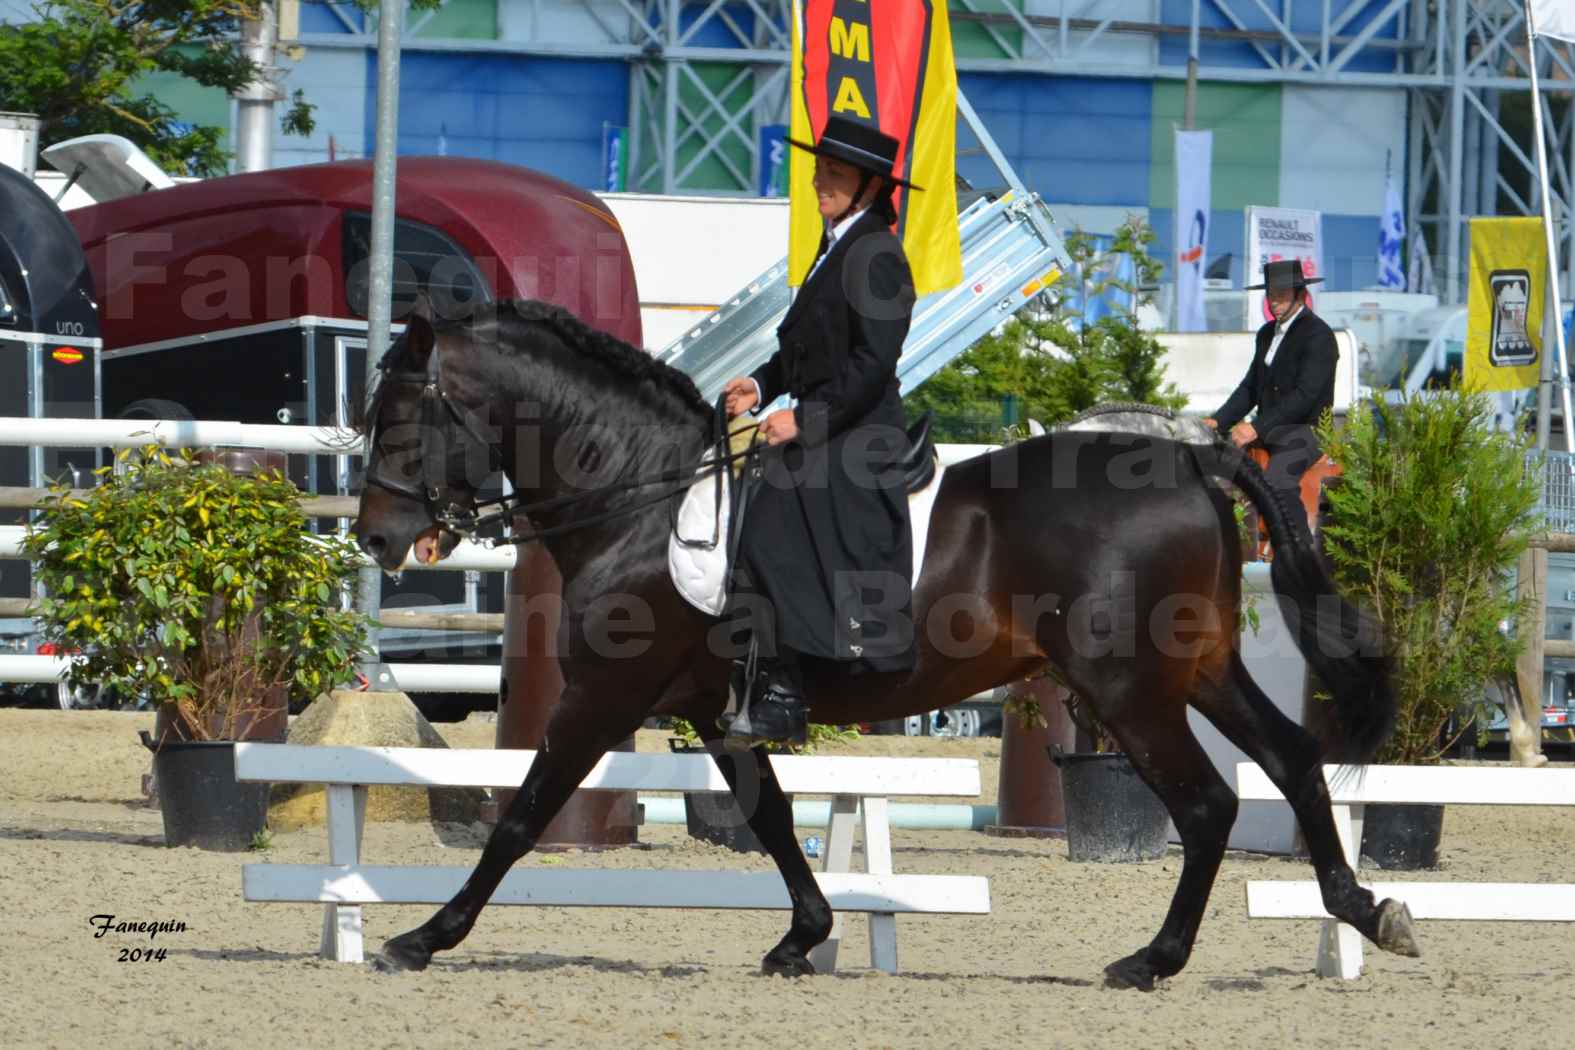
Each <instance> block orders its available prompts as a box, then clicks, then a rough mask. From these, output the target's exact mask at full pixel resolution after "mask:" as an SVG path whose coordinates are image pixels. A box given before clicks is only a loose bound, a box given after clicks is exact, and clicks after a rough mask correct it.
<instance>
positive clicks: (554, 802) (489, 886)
mask: <svg viewBox="0 0 1575 1050" xmlns="http://www.w3.org/2000/svg"><path fill="white" fill-rule="evenodd" d="M575 707H576V705H575V703H574V702H573V698H572V697H571V695H570V694H569V693H568V692H565V694H564V696H563V698H562V699H561V700H560V702H559V708H558V710H559V712H563V711H573V710H574V709H575ZM602 714H603V716H604V717H605V719H606V721H604V722H601V724H599V725H597V726H596V727H595V728H594V729H593V728H589V726H588V724H589V723H590V722H591V720H590V719H589V718H586V717H585V716H584V712H583V708H582V709H581V711H580V714H579V716H578V717H576V718H555V719H554V720H553V722H552V724H551V726H550V727H549V728H548V731H547V742H548V743H547V744H546V745H544V746H543V747H542V748H541V750H539V751H537V752H536V759H535V761H533V762H532V763H531V765H530V772H528V773H527V774H526V775H525V782H524V783H523V784H522V785H520V789H519V791H517V792H516V793H515V795H514V798H513V800H512V801H511V802H510V803H509V806H508V809H507V810H505V811H504V812H503V814H502V815H501V816H500V817H499V818H498V823H497V826H496V827H494V828H493V829H492V834H491V836H490V837H488V839H487V844H486V846H485V847H484V848H483V849H482V851H481V860H480V861H478V862H477V864H476V869H475V870H474V871H472V872H471V873H470V878H468V879H466V880H465V885H464V886H462V887H460V891H459V892H458V893H457V894H455V895H454V898H453V899H452V900H450V901H449V902H448V903H447V904H445V905H443V907H442V908H441V909H440V910H439V911H438V912H437V914H435V915H433V916H432V918H430V919H428V920H427V921H426V922H425V923H423V924H422V925H420V926H418V927H416V928H415V929H414V930H411V931H409V932H408V933H402V934H400V935H399V936H397V937H394V938H392V939H391V940H389V941H387V942H385V943H384V945H383V951H382V955H381V957H380V959H379V960H378V963H379V966H381V967H387V968H392V969H400V970H424V969H426V967H427V964H428V963H429V962H431V960H432V953H433V952H440V951H448V950H449V949H451V948H453V947H455V946H456V945H458V944H459V943H460V942H461V941H463V940H464V939H465V936H466V934H468V933H470V929H471V927H472V926H474V925H475V924H476V919H477V917H479V916H480V914H481V909H482V908H484V907H485V906H486V904H487V901H489V900H491V899H492V894H493V891H494V890H496V889H497V888H498V883H500V882H502V881H503V876H505V875H507V874H508V871H509V868H511V867H513V865H514V862H515V861H517V860H519V859H520V858H521V857H523V856H525V854H527V853H529V852H530V851H531V849H533V848H534V847H535V845H536V841H537V839H539V838H540V837H541V834H542V832H543V831H545V830H546V828H547V825H548V824H549V823H550V822H551V821H552V818H553V817H555V816H557V815H558V811H559V810H560V809H562V808H563V805H564V803H565V802H567V801H568V799H569V796H570V795H571V794H572V793H573V792H574V789H575V788H577V787H579V785H580V781H582V780H584V779H585V777H586V774H588V773H589V772H590V771H591V769H592V768H594V767H595V765H596V763H597V762H598V761H599V760H600V759H601V757H602V755H604V754H606V753H607V750H608V748H610V747H611V746H612V745H613V744H615V743H617V742H618V741H619V740H622V739H624V738H626V737H628V736H629V734H630V733H632V732H634V731H635V730H636V729H637V728H639V719H638V718H636V719H635V720H634V721H633V722H632V723H627V724H626V723H623V722H619V721H616V719H615V714H616V712H611V711H608V712H603V713H602Z"/></svg>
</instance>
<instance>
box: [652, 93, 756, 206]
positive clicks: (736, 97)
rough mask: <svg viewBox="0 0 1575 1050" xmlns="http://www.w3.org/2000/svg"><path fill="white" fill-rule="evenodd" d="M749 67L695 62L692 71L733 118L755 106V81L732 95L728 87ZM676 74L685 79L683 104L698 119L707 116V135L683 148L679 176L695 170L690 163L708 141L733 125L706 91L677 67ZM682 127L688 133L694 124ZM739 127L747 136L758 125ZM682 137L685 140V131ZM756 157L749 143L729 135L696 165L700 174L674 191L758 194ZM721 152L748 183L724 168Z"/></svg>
mask: <svg viewBox="0 0 1575 1050" xmlns="http://www.w3.org/2000/svg"><path fill="white" fill-rule="evenodd" d="M745 68H746V67H744V66H742V65H740V64H738V63H736V62H691V63H690V64H689V69H690V71H691V72H693V73H694V74H695V76H696V77H697V78H698V79H699V80H700V81H701V83H703V84H705V86H706V89H707V90H708V91H709V92H710V93H711V95H712V96H714V97H715V98H716V99H717V100H718V101H719V102H720V103H721V104H722V106H723V108H724V109H726V110H727V114H728V116H729V117H730V116H732V115H733V114H735V113H737V112H739V111H741V110H745V109H748V108H749V107H750V106H752V105H754V101H755V78H754V77H744V78H742V79H741V80H739V82H738V84H737V85H736V86H735V87H734V88H733V90H732V91H731V92H728V91H727V86H728V84H730V83H732V82H733V80H734V79H735V78H737V77H738V74H739V72H740V71H741V70H743V69H745ZM670 75H671V76H676V77H679V78H680V79H679V81H678V100H679V104H680V105H681V106H682V107H683V108H684V109H685V110H687V111H688V112H689V113H691V114H694V115H695V116H697V117H699V116H701V114H704V116H703V118H702V119H701V126H702V127H703V128H704V134H699V133H696V134H691V135H689V136H688V137H687V138H685V139H683V141H681V142H679V143H678V148H677V151H676V161H677V163H676V164H675V165H674V167H673V171H674V172H675V173H679V172H682V171H683V170H684V169H685V168H686V167H688V166H689V163H690V161H692V160H693V159H694V158H695V156H696V155H697V154H698V153H700V151H701V150H703V149H704V148H705V145H706V143H707V142H710V141H711V140H712V139H714V138H715V137H716V136H717V135H719V134H721V131H722V126H723V125H724V124H725V123H726V122H727V117H724V116H723V115H722V114H720V113H718V112H717V111H716V110H715V109H714V108H712V107H711V105H710V100H709V99H708V98H707V97H706V94H705V92H702V91H701V90H700V88H699V87H698V86H696V85H695V83H694V81H692V80H690V79H689V78H688V77H684V76H682V75H681V74H680V73H679V71H678V68H677V67H676V66H675V67H674V68H673V69H672V72H671V73H670ZM679 126H680V127H681V128H687V127H689V123H688V122H687V121H680V125H679ZM738 128H739V129H740V130H742V132H743V134H744V135H745V136H746V137H747V136H750V135H753V134H754V133H755V132H754V122H753V121H752V120H750V119H749V118H747V117H746V118H745V119H744V120H742V121H740V122H739V124H738ZM679 134H680V136H682V132H681V131H680V133H679ZM752 152H753V151H752V150H751V149H750V147H749V146H747V145H746V144H745V142H744V140H743V139H740V138H739V136H738V135H735V134H732V133H731V132H729V133H728V135H727V136H726V137H725V138H723V139H722V141H721V144H720V145H718V146H717V148H716V149H715V150H712V151H710V152H708V153H707V154H706V155H705V157H704V158H702V159H701V161H700V162H699V163H698V164H696V165H695V167H694V170H692V171H690V172H689V174H688V175H685V176H682V177H681V178H680V179H679V184H678V185H677V186H676V187H674V189H676V190H678V191H680V192H682V191H688V190H699V191H706V190H712V191H726V192H737V191H739V190H745V191H753V189H754V186H753V185H752V183H751V174H750V173H751V171H752V161H751V158H750V154H751V153H752ZM719 153H720V154H725V155H726V157H727V158H728V160H729V161H731V162H732V166H733V167H734V168H736V169H738V171H739V172H740V173H742V175H743V180H742V181H740V180H739V178H738V177H737V176H735V175H734V174H733V172H732V170H731V169H729V167H728V165H727V164H725V163H723V161H722V160H721V158H720V157H719V156H718V154H719Z"/></svg>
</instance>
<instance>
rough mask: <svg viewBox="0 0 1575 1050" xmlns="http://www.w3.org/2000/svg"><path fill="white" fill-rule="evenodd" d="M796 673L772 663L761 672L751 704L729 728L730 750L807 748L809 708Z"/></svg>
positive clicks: (753, 684) (752, 693) (756, 677)
mask: <svg viewBox="0 0 1575 1050" xmlns="http://www.w3.org/2000/svg"><path fill="white" fill-rule="evenodd" d="M796 677H797V676H796V675H795V674H794V672H793V670H792V669H791V668H789V667H787V666H786V665H784V664H778V663H774V662H773V663H772V664H771V665H769V666H766V667H762V668H759V669H758V673H757V674H756V675H755V678H754V681H753V683H752V688H751V689H750V691H749V703H748V705H747V706H746V707H745V708H744V710H743V711H742V712H741V713H740V714H739V715H738V717H736V718H734V719H733V721H732V724H731V725H729V726H728V727H727V737H726V739H725V741H724V743H725V744H726V746H727V747H729V748H733V749H742V748H750V747H755V746H756V745H758V744H790V745H797V746H800V747H801V746H803V745H804V744H805V743H807V742H808V739H809V717H808V711H809V706H808V704H806V703H805V702H804V694H803V691H802V689H801V688H800V687H799V684H798V682H797V681H796V680H795V679H796Z"/></svg>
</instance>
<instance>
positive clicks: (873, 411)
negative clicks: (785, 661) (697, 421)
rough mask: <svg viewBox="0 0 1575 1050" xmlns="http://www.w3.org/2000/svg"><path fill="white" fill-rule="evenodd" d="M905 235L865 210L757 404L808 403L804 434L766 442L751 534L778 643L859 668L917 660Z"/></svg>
mask: <svg viewBox="0 0 1575 1050" xmlns="http://www.w3.org/2000/svg"><path fill="white" fill-rule="evenodd" d="M913 302H914V293H913V276H912V273H911V272H910V270H909V269H908V260H907V257H906V256H905V255H904V254H903V251H902V244H901V242H900V241H898V239H897V238H896V237H895V236H894V235H893V234H892V233H891V231H890V229H889V228H888V227H887V226H886V224H885V223H884V222H883V221H882V219H881V217H880V216H879V215H878V214H877V213H876V212H875V211H874V210H871V211H867V212H865V214H864V215H862V216H861V217H859V218H858V219H857V220H856V221H855V222H854V223H853V225H852V226H850V227H849V228H848V230H847V231H846V232H845V233H844V234H843V236H842V237H840V238H839V239H838V240H837V241H836V243H835V244H834V245H833V246H832V248H831V250H830V251H829V252H828V253H827V254H826V255H825V257H824V258H822V259H821V261H820V265H819V266H818V267H817V268H816V269H815V271H814V272H813V273H812V274H811V275H810V277H809V279H808V280H807V281H806V282H805V283H804V285H803V287H802V288H800V289H799V293H798V295H797V297H796V298H795V299H794V300H793V305H792V307H791V308H790V309H789V310H788V312H787V316H786V317H785V318H784V319H783V321H782V324H781V326H780V327H778V329H777V340H778V348H777V352H776V353H775V354H773V355H772V356H771V359H770V360H769V361H767V362H766V363H765V364H764V365H761V366H760V367H759V368H758V369H756V370H755V372H754V374H753V376H752V377H751V378H753V379H754V380H755V382H756V383H758V384H759V386H760V404H761V406H762V407H763V406H765V405H768V404H769V403H770V402H771V401H772V400H774V399H775V398H776V397H778V396H779V395H781V394H784V393H785V394H791V395H792V396H793V397H795V398H797V399H798V405H797V407H796V408H795V410H794V417H795V419H796V420H797V422H798V428H799V437H798V438H797V440H795V441H791V442H788V443H786V444H785V445H780V446H776V447H775V448H773V449H771V450H769V452H768V465H767V469H766V472H765V475H766V476H765V480H764V482H763V483H762V484H761V486H760V488H759V490H758V491H757V492H756V494H755V495H754V497H753V502H752V504H751V506H750V508H749V512H748V516H747V518H746V521H745V525H744V536H743V539H742V541H741V552H742V561H743V563H744V566H745V567H746V571H747V572H748V573H749V575H750V580H749V581H748V583H749V584H751V585H752V587H751V589H752V590H754V591H756V592H759V593H761V594H763V595H765V596H766V597H767V598H768V599H769V600H770V605H771V606H772V608H773V612H774V614H775V622H776V631H775V641H776V642H777V643H778V644H780V645H785V646H788V647H790V648H792V649H794V650H797V651H798V652H800V653H807V654H809V655H811V656H816V657H823V658H828V659H833V660H841V661H855V662H857V663H858V665H859V669H861V670H876V671H895V670H904V669H906V668H908V667H911V666H912V663H913V651H914V650H913V644H912V643H913V631H912V625H911V622H910V621H911V605H912V595H911V588H912V580H911V576H912V558H913V554H912V537H911V536H910V535H909V528H908V500H907V495H906V493H905V492H904V491H903V482H902V471H901V470H900V469H898V467H897V460H898V459H899V457H900V456H901V453H902V450H903V444H904V437H903V413H902V401H901V399H900V397H899V396H898V384H897V359H898V357H899V356H901V354H902V344H903V340H904V339H906V338H907V335H908V325H909V322H910V320H911V318H912V315H913Z"/></svg>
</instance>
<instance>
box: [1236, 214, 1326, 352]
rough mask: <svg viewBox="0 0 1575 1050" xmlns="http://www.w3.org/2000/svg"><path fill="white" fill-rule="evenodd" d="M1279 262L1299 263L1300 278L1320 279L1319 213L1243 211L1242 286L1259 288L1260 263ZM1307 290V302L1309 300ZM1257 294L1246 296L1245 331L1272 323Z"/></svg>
mask: <svg viewBox="0 0 1575 1050" xmlns="http://www.w3.org/2000/svg"><path fill="white" fill-rule="evenodd" d="M1281 259H1300V260H1301V261H1302V273H1303V275H1305V276H1307V277H1309V278H1311V277H1322V276H1323V213H1322V212H1316V211H1299V210H1296V209H1294V208H1264V207H1260V206H1258V205H1253V206H1251V207H1249V208H1248V209H1247V259H1246V264H1247V267H1246V272H1245V273H1244V274H1243V276H1244V277H1245V278H1246V280H1244V281H1242V284H1243V285H1244V286H1245V285H1249V284H1262V283H1263V265H1264V263H1271V262H1277V261H1279V260H1281ZM1313 294H1314V292H1313V291H1311V290H1309V291H1308V294H1307V298H1308V300H1309V301H1311V300H1312V297H1313ZM1273 319H1274V318H1273V315H1271V314H1270V313H1269V309H1268V306H1267V305H1266V304H1265V303H1264V301H1263V292H1262V291H1261V290H1259V291H1254V292H1248V293H1247V318H1246V320H1247V330H1248V331H1256V330H1257V329H1258V328H1259V327H1260V326H1261V325H1262V324H1263V323H1264V322H1265V321H1272V320H1273Z"/></svg>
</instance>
